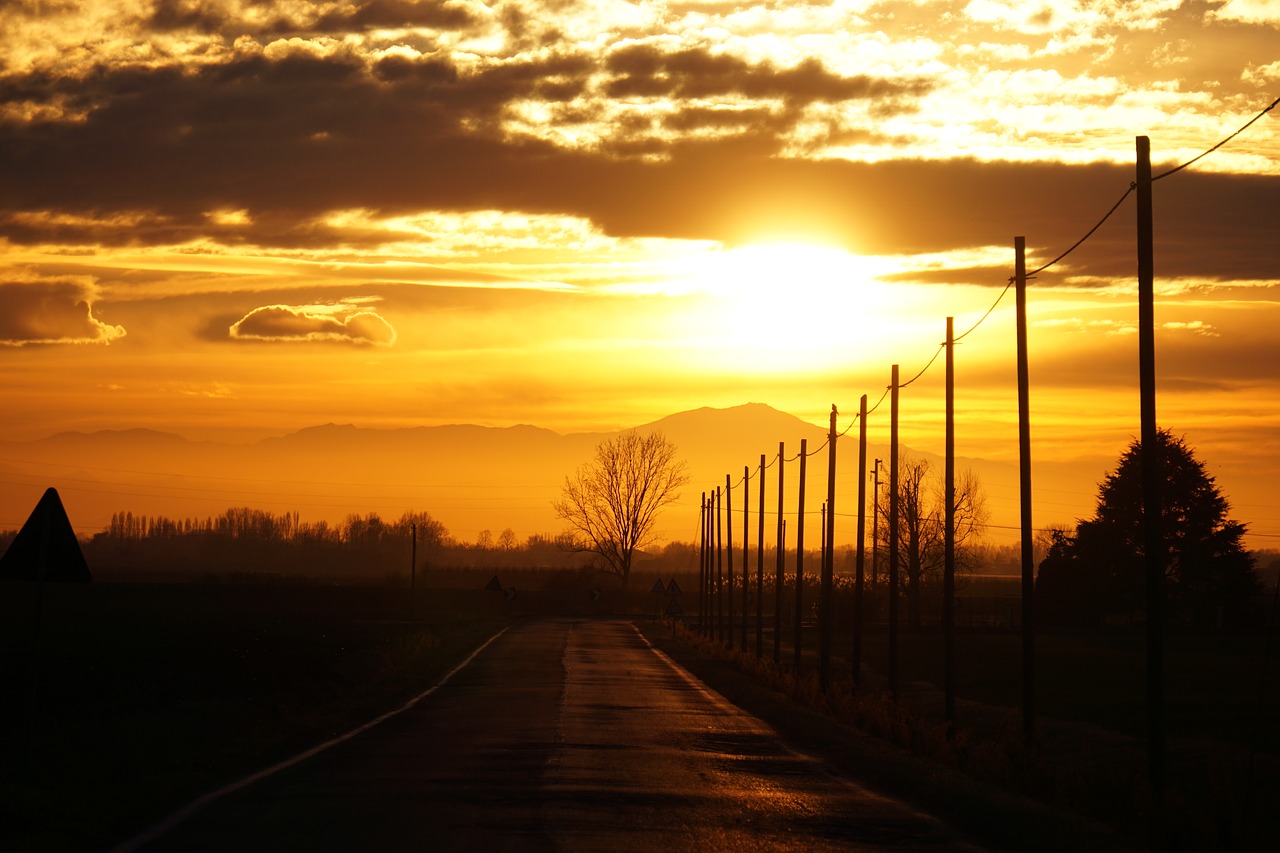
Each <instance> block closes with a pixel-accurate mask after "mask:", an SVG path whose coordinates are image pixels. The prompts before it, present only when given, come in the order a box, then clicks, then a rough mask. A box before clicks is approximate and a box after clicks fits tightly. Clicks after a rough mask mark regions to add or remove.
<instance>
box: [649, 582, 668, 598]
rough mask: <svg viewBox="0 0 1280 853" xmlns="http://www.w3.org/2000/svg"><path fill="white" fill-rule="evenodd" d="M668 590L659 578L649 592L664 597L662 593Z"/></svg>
mask: <svg viewBox="0 0 1280 853" xmlns="http://www.w3.org/2000/svg"><path fill="white" fill-rule="evenodd" d="M666 589H667V588H666V587H665V586H663V585H662V578H658V579H657V580H656V581H654V582H653V588H652V589H650V590H649V592H651V593H653V594H654V595H662V593H663V592H665V591H666Z"/></svg>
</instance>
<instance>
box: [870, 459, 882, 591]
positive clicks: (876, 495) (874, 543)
mask: <svg viewBox="0 0 1280 853" xmlns="http://www.w3.org/2000/svg"><path fill="white" fill-rule="evenodd" d="M873 476H874V477H875V488H874V490H873V491H872V493H871V588H872V589H875V588H877V587H878V586H879V585H880V460H879V459H877V460H876V466H875V474H874V475H873Z"/></svg>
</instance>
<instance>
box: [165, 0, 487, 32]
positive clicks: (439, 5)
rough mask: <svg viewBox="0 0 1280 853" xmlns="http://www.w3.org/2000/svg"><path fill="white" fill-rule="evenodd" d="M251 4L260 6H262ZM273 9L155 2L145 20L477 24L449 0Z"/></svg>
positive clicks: (222, 28) (234, 25)
mask: <svg viewBox="0 0 1280 853" xmlns="http://www.w3.org/2000/svg"><path fill="white" fill-rule="evenodd" d="M253 5H255V6H257V7H258V8H259V10H261V8H262V4H253ZM273 12H274V14H272V15H269V16H267V15H262V16H260V17H257V18H255V19H252V20H250V19H246V18H241V17H237V16H235V15H234V14H232V11H231V10H230V9H229V8H228V7H227V6H225V5H223V4H220V3H212V2H206V0H154V2H153V3H152V6H151V13H150V15H148V16H147V18H146V23H147V25H148V26H149V27H150V28H151V29H153V30H159V31H174V30H195V31H197V32H203V33H210V34H223V35H228V36H231V37H235V36H239V35H245V34H249V35H267V34H277V33H278V34H283V33H289V32H299V31H304V30H305V31H307V32H310V33H323V34H332V33H345V32H352V31H363V30H369V29H375V28H388V27H431V28H435V29H447V30H455V29H462V28H465V27H469V26H472V25H474V24H475V23H476V19H475V16H473V15H472V14H471V12H470V11H469V10H468V9H467V8H466V7H465V6H461V5H457V4H452V3H449V2H447V0H420V2H413V0H365V2H357V3H350V4H344V5H343V6H342V7H340V9H339V10H333V11H327V12H325V13H323V14H316V13H315V8H314V5H313V4H297V5H293V6H290V5H283V6H279V7H277V8H276V9H275V10H273ZM290 13H292V16H291V14H290Z"/></svg>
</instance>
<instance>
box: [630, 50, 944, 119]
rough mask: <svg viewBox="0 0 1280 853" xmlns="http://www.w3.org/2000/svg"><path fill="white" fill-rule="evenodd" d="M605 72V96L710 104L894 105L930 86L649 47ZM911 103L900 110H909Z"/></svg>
mask: <svg viewBox="0 0 1280 853" xmlns="http://www.w3.org/2000/svg"><path fill="white" fill-rule="evenodd" d="M606 68H607V69H608V70H609V71H611V72H612V73H614V74H616V75H618V76H617V77H616V78H615V79H614V80H613V81H612V82H611V83H610V84H609V94H611V95H613V96H615V97H620V98H627V97H636V96H640V97H673V98H709V97H717V96H721V97H723V96H727V95H740V96H742V97H747V98H781V99H783V100H786V101H788V102H792V103H812V102H814V101H845V100H863V99H872V100H876V101H879V102H893V103H895V104H896V103H898V102H899V99H903V100H905V99H907V98H917V97H919V96H921V95H924V94H926V93H927V92H928V91H929V90H930V89H931V88H932V87H933V84H932V83H930V82H929V81H927V80H905V81H903V80H891V79H887V78H883V77H870V76H867V75H864V74H859V75H855V76H853V77H842V76H840V75H838V74H833V73H832V72H830V71H828V70H827V69H826V68H825V67H824V66H823V65H822V63H821V62H819V61H817V60H816V59H806V60H804V61H803V62H801V63H800V64H798V65H796V66H794V67H792V68H778V67H776V66H774V65H772V64H770V63H767V62H761V63H752V62H749V61H747V60H745V59H742V58H741V57H737V56H730V55H726V54H716V53H712V52H711V51H708V50H705V49H702V48H690V49H687V50H681V51H676V52H666V51H663V50H662V49H661V48H659V47H657V46H654V45H644V44H641V45H630V46H628V47H624V48H620V49H618V50H615V51H613V52H612V53H611V54H610V55H609V57H608V60H607V62H606ZM911 106H912V104H911V102H907V103H905V104H904V105H903V106H902V107H901V109H909V108H910V107H911Z"/></svg>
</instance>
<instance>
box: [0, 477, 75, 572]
mask: <svg viewBox="0 0 1280 853" xmlns="http://www.w3.org/2000/svg"><path fill="white" fill-rule="evenodd" d="M42 556H43V562H44V567H43V568H44V571H43V579H44V580H47V581H72V582H76V583H86V582H88V581H89V579H90V577H91V575H90V574H89V564H88V563H86V562H85V560H84V552H83V551H81V550H80V542H79V541H78V540H77V539H76V533H75V531H74V530H72V529H71V520H70V519H68V518H67V511H66V509H65V508H64V507H63V506H62V499H61V498H59V497H58V490H57V489H46V490H45V493H44V496H43V497H41V498H40V502H39V503H37V504H36V508H35V509H34V510H32V511H31V516H30V517H29V518H28V519H27V523H26V524H24V525H22V529H21V530H19V531H18V535H17V536H16V537H14V540H13V541H12V542H11V543H9V548H8V550H6V551H5V552H4V556H0V579H3V580H20V581H34V580H40V579H41V574H42V573H41V557H42Z"/></svg>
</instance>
